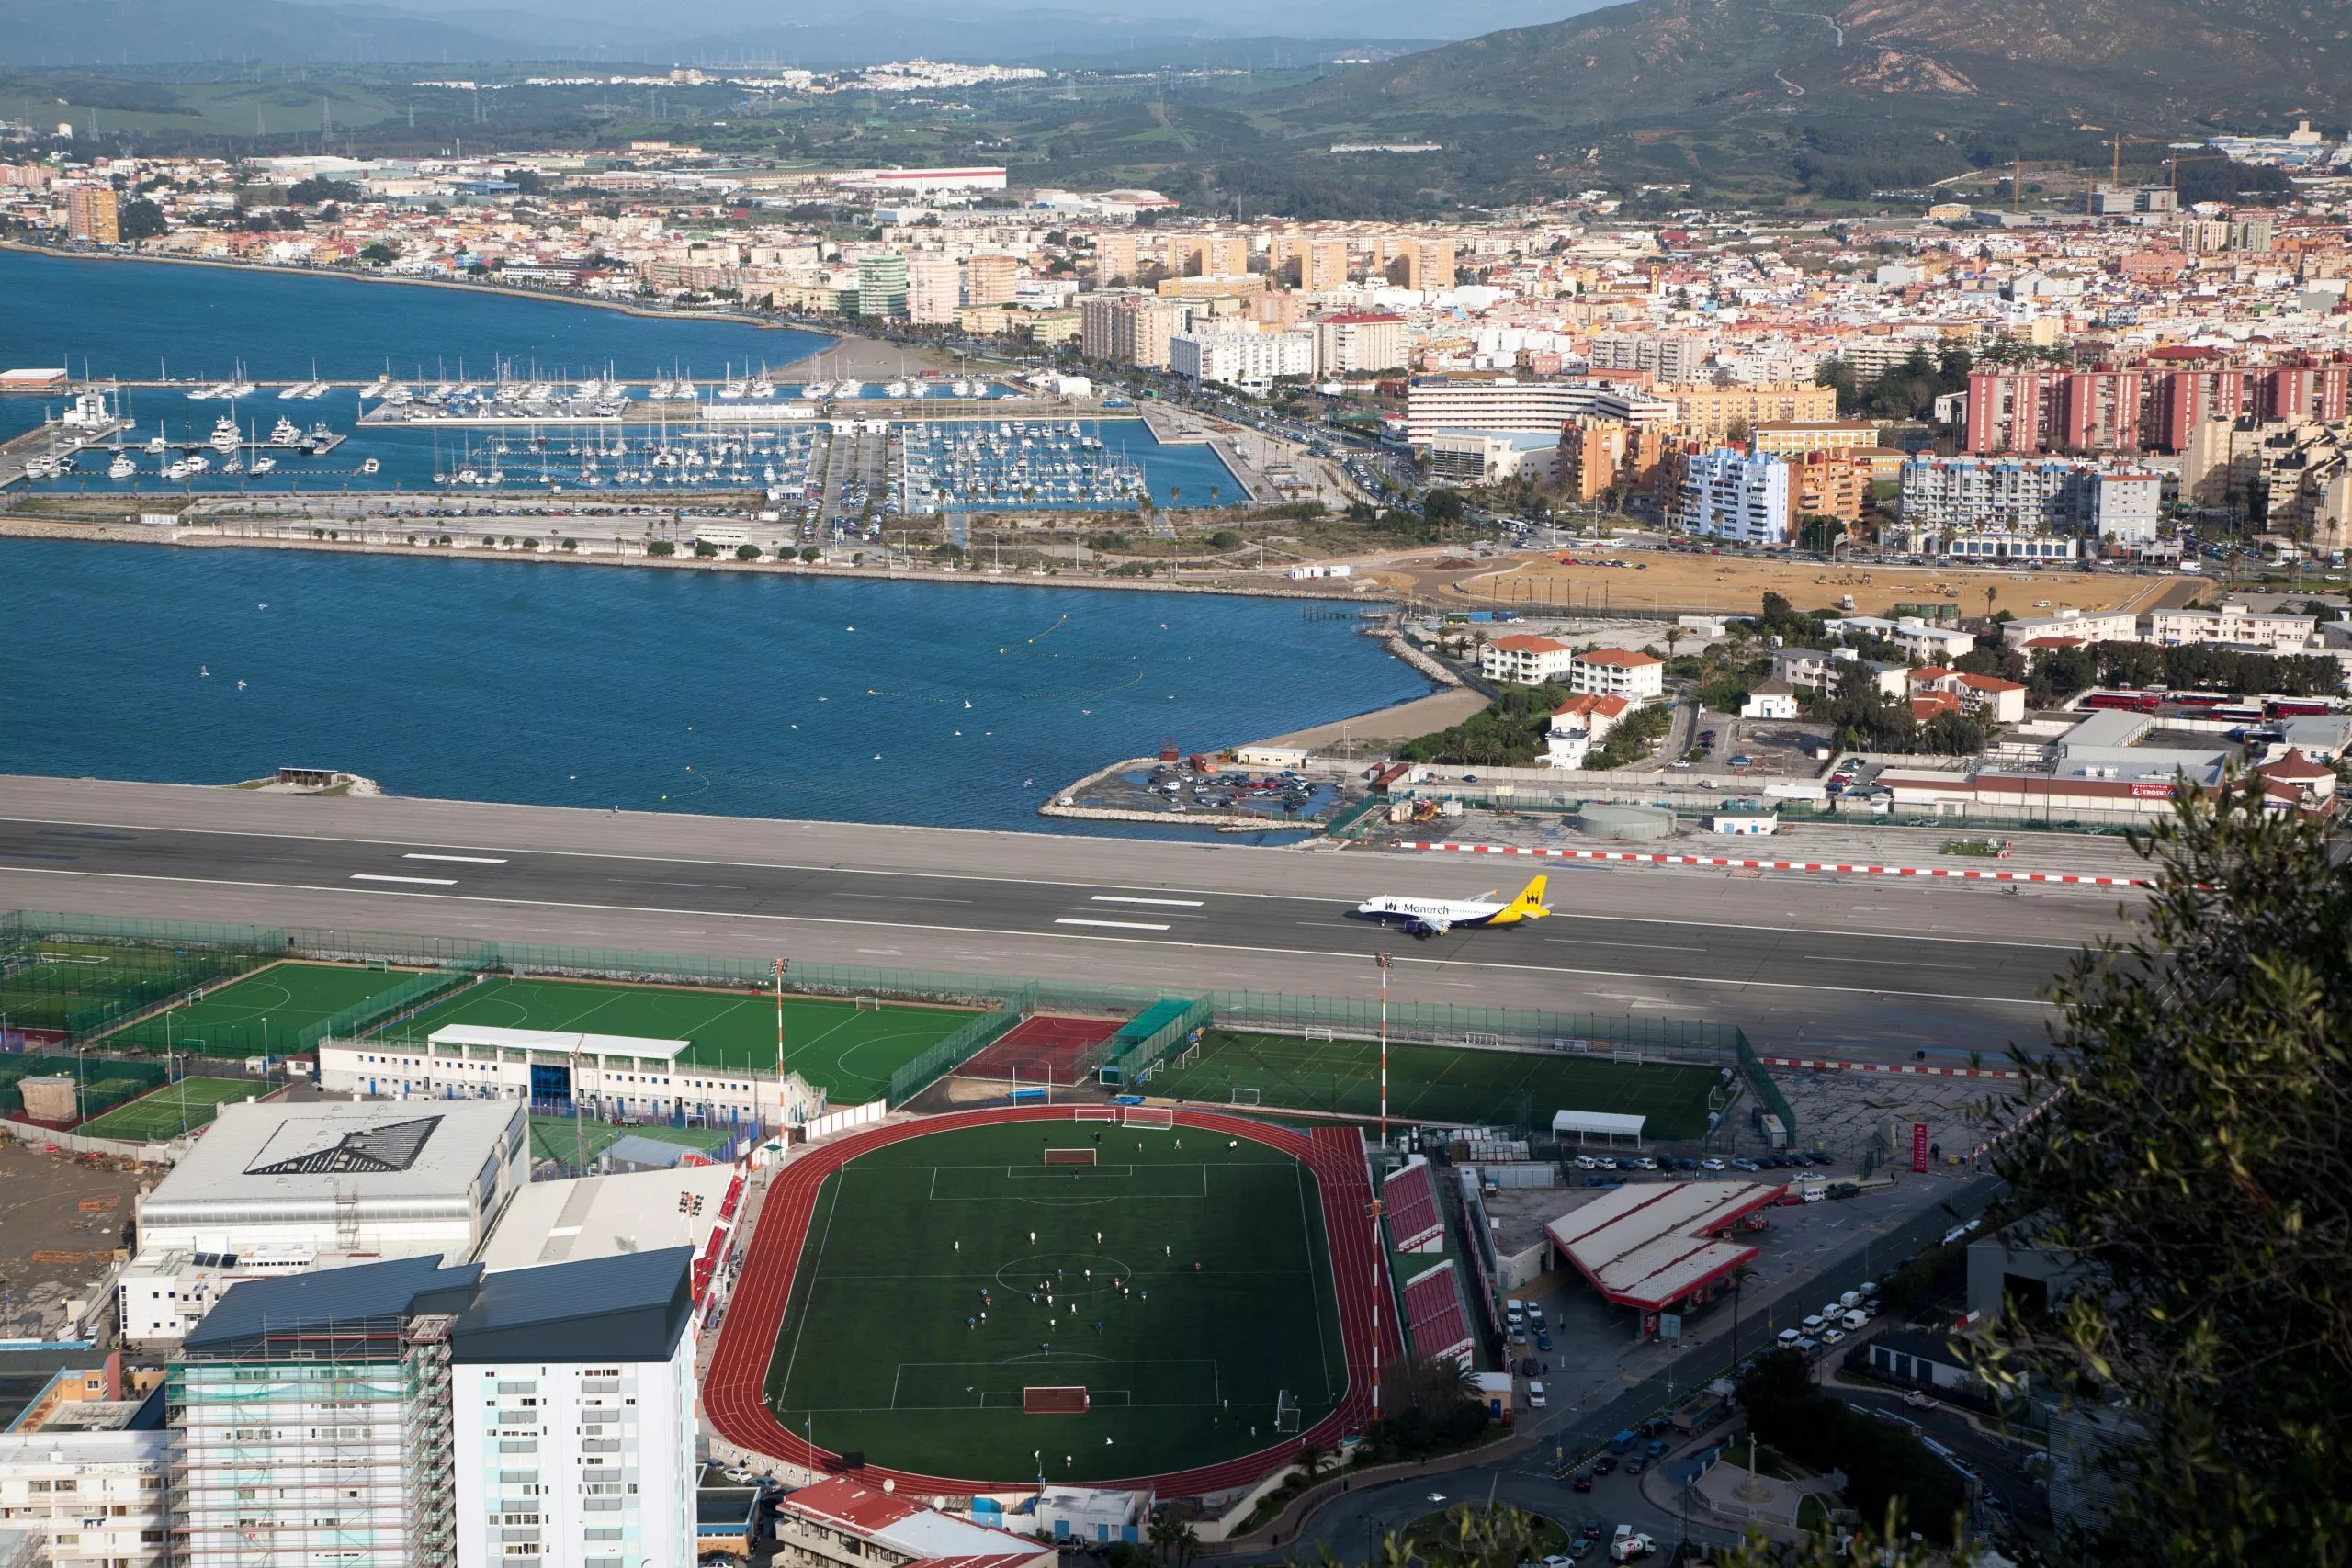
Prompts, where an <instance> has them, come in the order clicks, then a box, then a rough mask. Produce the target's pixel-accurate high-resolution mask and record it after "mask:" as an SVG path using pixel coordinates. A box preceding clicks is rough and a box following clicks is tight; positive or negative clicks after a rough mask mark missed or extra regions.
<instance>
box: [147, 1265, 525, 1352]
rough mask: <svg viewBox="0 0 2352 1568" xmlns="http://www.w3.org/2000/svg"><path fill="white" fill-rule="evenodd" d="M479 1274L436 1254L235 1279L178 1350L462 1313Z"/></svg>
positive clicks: (241, 1345) (238, 1346) (254, 1344)
mask: <svg viewBox="0 0 2352 1568" xmlns="http://www.w3.org/2000/svg"><path fill="white" fill-rule="evenodd" d="M480 1279H481V1265H480V1264H478V1263H466V1264H460V1265H459V1266H458V1267H457V1268H454V1269H444V1268H442V1267H441V1258H440V1255H439V1254H437V1253H436V1254H435V1255H433V1256H431V1257H428V1258H394V1259H392V1260H391V1261H390V1262H386V1263H360V1264H354V1265H353V1266H351V1267H349V1268H346V1269H320V1270H318V1271H317V1272H315V1273H310V1274H294V1275H289V1276H288V1277H286V1278H284V1279H278V1280H240V1281H239V1282H238V1283H236V1284H234V1285H232V1286H231V1287H230V1288H229V1290H228V1292H226V1293H225V1294H223V1295H222V1296H221V1298H220V1304H219V1305H218V1306H215V1307H214V1308H213V1309H212V1310H211V1311H210V1312H209V1313H207V1314H205V1315H204V1321H203V1322H201V1323H199V1324H198V1325H196V1327H195V1329H194V1330H192V1331H191V1332H190V1333H189V1334H188V1336H187V1338H186V1339H185V1340H183V1341H182V1348H183V1349H184V1350H186V1351H187V1352H189V1353H191V1354H196V1355H206V1356H216V1355H224V1354H235V1353H237V1352H239V1351H241V1350H243V1349H246V1348H254V1349H258V1348H260V1347H262V1346H263V1345H265V1344H266V1343H267V1342H268V1341H269V1340H272V1339H275V1338H279V1337H293V1336H297V1335H307V1334H312V1333H316V1332H320V1331H323V1330H329V1329H334V1330H346V1329H347V1330H349V1331H350V1332H351V1334H352V1335H353V1336H354V1337H365V1336H366V1335H367V1334H368V1331H369V1330H370V1329H371V1328H373V1327H375V1326H376V1325H398V1324H399V1322H400V1321H401V1319H403V1318H407V1317H412V1316H419V1315H424V1314H431V1313H456V1312H460V1311H463V1310H464V1308H465V1306H466V1304H467V1303H469V1301H470V1300H471V1299H472V1297H471V1292H472V1289H473V1286H474V1284H475V1282H476V1281H478V1280H480ZM393 1332H394V1333H395V1334H397V1327H396V1326H395V1327H394V1329H393Z"/></svg>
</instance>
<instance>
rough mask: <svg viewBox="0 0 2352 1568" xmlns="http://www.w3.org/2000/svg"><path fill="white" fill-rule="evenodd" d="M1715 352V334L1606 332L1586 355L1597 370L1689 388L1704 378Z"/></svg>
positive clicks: (1595, 337)
mask: <svg viewBox="0 0 2352 1568" xmlns="http://www.w3.org/2000/svg"><path fill="white" fill-rule="evenodd" d="M1714 352H1715V334H1714V333H1692V332H1664V333H1623V332H1604V333H1595V334H1594V335H1593V339H1592V343H1591V344H1590V345H1589V347H1588V348H1587V349H1586V351H1585V360H1586V363H1588V364H1589V365H1590V366H1591V367H1592V368H1594V369H1595V370H1632V371H1635V372H1637V373H1639V374H1641V375H1644V376H1646V377H1648V378H1650V380H1651V381H1652V382H1654V383H1655V382H1658V381H1665V382H1668V383H1672V384H1676V385H1685V384H1689V383H1691V382H1695V381H1697V380H1699V379H1700V378H1701V376H1702V373H1703V371H1704V370H1705V368H1706V365H1707V361H1708V360H1709V359H1711V358H1713V355H1714Z"/></svg>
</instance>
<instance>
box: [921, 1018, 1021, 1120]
mask: <svg viewBox="0 0 2352 1568" xmlns="http://www.w3.org/2000/svg"><path fill="white" fill-rule="evenodd" d="M1024 1016H1026V1015H1025V1014H1024V1013H1023V1010H1021V1009H1020V1008H1017V1007H1012V1006H1009V1005H1008V1006H1005V1007H1002V1008H999V1009H998V1010H995V1011H993V1012H984V1013H982V1014H980V1016H979V1017H978V1018H976V1019H974V1020H972V1021H970V1022H969V1023H967V1024H965V1025H964V1026H963V1027H962V1028H960V1029H958V1030H956V1032H955V1033H953V1034H950V1035H949V1036H947V1038H946V1039H944V1040H942V1041H941V1042H940V1043H938V1044H936V1045H933V1047H932V1048H931V1049H930V1050H928V1051H925V1052H924V1053H923V1054H922V1055H920V1056H917V1057H916V1058H915V1059H914V1060H913V1061H911V1062H909V1063H907V1064H906V1065H905V1066H901V1067H900V1068H899V1070H898V1071H897V1072H895V1073H892V1074H891V1075H890V1088H889V1090H888V1100H889V1102H890V1106H891V1108H892V1109H893V1110H896V1109H897V1108H898V1107H899V1106H901V1105H904V1104H905V1103H906V1102H907V1101H908V1100H911V1099H913V1098H914V1097H915V1096H916V1095H918V1094H921V1093H922V1091H923V1090H924V1089H928V1088H929V1087H931V1085H932V1084H933V1083H935V1082H937V1081H938V1080H939V1078H940V1077H943V1076H944V1075H945V1074H948V1073H952V1072H954V1071H955V1070H956V1068H958V1067H960V1066H963V1065H964V1064H965V1063H967V1062H968V1061H970V1060H971V1059H972V1058H973V1057H974V1056H977V1055H979V1054H980V1053H981V1052H982V1051H984V1050H986V1049H987V1048H988V1047H989V1046H990V1045H992V1044H994V1043H996V1042H997V1041H998V1040H1000V1039H1001V1038H1003V1036H1004V1035H1006V1034H1007V1033H1009V1032H1011V1031H1012V1028H1013V1026H1014V1025H1015V1024H1018V1023H1019V1022H1020V1021H1022V1019H1023V1017H1024Z"/></svg>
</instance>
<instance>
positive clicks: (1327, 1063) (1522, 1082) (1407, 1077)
mask: <svg viewBox="0 0 2352 1568" xmlns="http://www.w3.org/2000/svg"><path fill="white" fill-rule="evenodd" d="M1722 1082H1723V1072H1722V1069H1721V1068H1717V1067H1702V1066H1691V1065H1690V1064H1687V1063H1679V1062H1655V1063H1638V1064H1637V1063H1631V1062H1611V1061H1608V1060H1605V1059H1602V1060H1596V1059H1594V1058H1592V1057H1589V1056H1575V1055H1566V1054H1565V1053H1562V1052H1557V1051H1498V1050H1492V1049H1487V1048H1483V1047H1471V1046H1464V1045H1394V1044H1392V1045H1391V1046H1389V1048H1388V1114H1389V1116H1390V1117H1391V1118H1392V1119H1394V1120H1396V1121H1399V1122H1448V1123H1452V1124H1454V1125H1458V1126H1474V1127H1495V1126H1517V1127H1525V1126H1531V1125H1532V1126H1536V1127H1541V1128H1544V1129H1547V1130H1548V1129H1549V1128H1550V1126H1551V1124H1552V1113H1553V1112H1554V1111H1616V1112H1620V1113H1623V1114H1628V1115H1645V1116H1647V1117H1648V1118H1649V1124H1648V1126H1647V1128H1646V1129H1645V1135H1647V1136H1649V1137H1652V1138H1695V1137H1698V1136H1700V1135H1702V1134H1704V1133H1705V1132H1706V1130H1707V1111H1708V1105H1707V1096H1708V1092H1709V1091H1710V1090H1712V1089H1717V1088H1719V1087H1720V1086H1721V1084H1722ZM1237 1089H1238V1090H1239V1091H1240V1092H1239V1093H1238V1094H1236V1093H1235V1092H1234V1091H1235V1090H1237ZM1145 1092H1146V1093H1148V1094H1151V1095H1155V1096H1165V1097H1167V1098H1169V1099H1171V1100H1194V1101H1201V1102H1205V1103H1209V1104H1215V1105H1231V1104H1234V1103H1236V1102H1239V1103H1242V1104H1248V1105H1264V1106H1268V1107H1276V1106H1279V1107H1281V1108H1283V1109H1284V1110H1289V1111H1335V1112H1339V1113H1340V1114H1343V1115H1352V1116H1377V1115H1378V1114H1380V1045H1379V1043H1378V1042H1376V1041H1369V1040H1304V1039H1300V1038H1299V1037H1297V1036H1295V1035H1289V1034H1228V1033H1224V1032H1218V1031H1215V1030H1212V1031H1211V1032H1209V1033H1208V1034H1207V1035H1206V1036H1205V1037H1204V1039H1203V1040H1202V1042H1201V1050H1200V1055H1199V1056H1198V1057H1197V1058H1196V1059H1195V1060H1193V1061H1192V1062H1190V1063H1188V1064H1186V1065H1185V1066H1182V1067H1181V1068H1179V1067H1176V1066H1172V1065H1171V1066H1167V1067H1163V1068H1161V1069H1160V1071H1159V1073H1158V1074H1157V1075H1156V1076H1154V1077H1153V1078H1152V1080H1151V1082H1150V1083H1149V1084H1148V1086H1146V1089H1145Z"/></svg>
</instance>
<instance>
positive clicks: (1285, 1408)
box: [1274, 1388, 1298, 1432]
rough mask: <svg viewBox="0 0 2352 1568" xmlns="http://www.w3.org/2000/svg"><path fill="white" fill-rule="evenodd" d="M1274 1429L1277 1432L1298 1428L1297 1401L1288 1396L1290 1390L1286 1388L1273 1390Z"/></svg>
mask: <svg viewBox="0 0 2352 1568" xmlns="http://www.w3.org/2000/svg"><path fill="white" fill-rule="evenodd" d="M1274 1430H1275V1431H1277V1432H1295V1431H1297V1430H1298V1401H1297V1400H1295V1399H1293V1398H1292V1397H1291V1396H1290V1390H1288V1389H1286V1388H1280V1389H1276V1390H1275V1391H1274Z"/></svg>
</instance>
